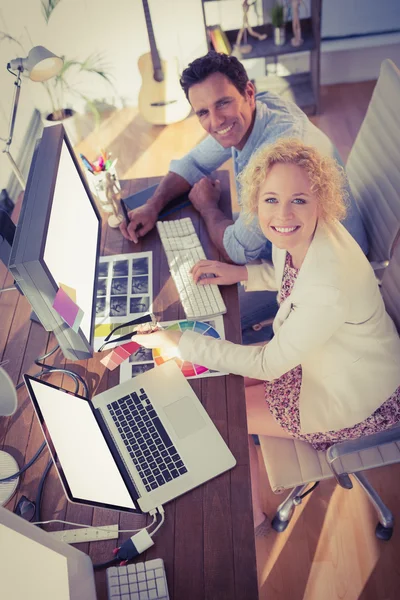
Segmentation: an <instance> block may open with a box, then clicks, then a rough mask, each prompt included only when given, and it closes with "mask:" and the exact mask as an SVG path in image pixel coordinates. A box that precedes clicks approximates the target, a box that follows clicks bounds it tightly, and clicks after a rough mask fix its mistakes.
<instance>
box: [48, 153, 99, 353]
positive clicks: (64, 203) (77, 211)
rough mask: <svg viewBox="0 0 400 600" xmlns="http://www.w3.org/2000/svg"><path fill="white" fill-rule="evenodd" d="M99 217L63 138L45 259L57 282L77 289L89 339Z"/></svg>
mask: <svg viewBox="0 0 400 600" xmlns="http://www.w3.org/2000/svg"><path fill="white" fill-rule="evenodd" d="M98 226H99V224H98V219H97V216H96V213H95V212H94V210H93V207H92V204H91V202H90V200H89V197H88V195H87V193H86V190H85V188H84V186H83V183H82V181H81V178H80V176H79V173H78V171H77V170H76V167H75V164H74V161H73V160H72V157H71V155H70V153H69V150H68V147H67V145H66V143H65V142H64V141H63V143H62V148H61V156H60V163H59V168H58V173H57V179H56V185H55V190H54V198H53V205H52V208H51V214H50V221H49V227H48V231H47V237H46V245H45V249H44V261H45V263H46V265H47V267H48V269H49V271H50V273H51V274H52V276H53V277H54V279H55V282H56V283H57V285H58V284H60V283H64V284H65V285H68V286H70V287H72V288H74V289H75V290H76V303H77V305H78V306H79V308H81V309H82V310H83V313H84V316H83V319H82V323H81V329H82V331H83V333H84V335H85V337H86V339H87V340H88V341H89V342H90V325H91V322H92V310H93V293H94V276H95V268H96V251H97V235H98Z"/></svg>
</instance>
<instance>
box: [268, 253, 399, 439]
mask: <svg viewBox="0 0 400 600" xmlns="http://www.w3.org/2000/svg"><path fill="white" fill-rule="evenodd" d="M298 272H299V271H298V269H295V268H294V267H293V266H292V260H291V256H290V254H289V252H287V253H286V261H285V268H284V272H283V278H282V287H281V290H280V293H279V299H278V302H279V304H280V303H281V302H283V301H284V300H285V299H286V298H287V297H288V296H290V294H291V291H292V289H293V285H294V283H295V281H296V278H297V275H298ZM301 379H302V370H301V365H298V366H297V367H295V368H294V369H291V371H288V372H287V373H284V375H282V376H281V377H279V378H278V379H274V380H273V381H266V382H265V399H266V402H267V404H268V406H269V409H270V411H271V413H272V415H273V416H274V418H275V419H276V420H277V421H278V423H279V425H280V426H281V427H282V429H284V430H285V431H286V432H287V433H290V434H291V435H292V436H293V437H295V438H297V439H299V440H304V441H306V442H308V443H309V444H311V445H312V446H313V448H314V449H315V450H326V449H327V448H329V446H332V444H336V442H343V441H345V440H349V439H354V438H358V437H361V436H364V435H369V434H371V433H377V432H378V431H383V430H384V429H388V428H389V427H391V426H392V425H395V424H396V423H398V422H399V421H400V386H399V387H398V388H397V390H396V391H395V392H394V393H393V394H392V395H391V396H390V398H389V399H388V400H386V402H384V403H383V404H382V405H381V406H380V407H379V408H378V409H377V410H376V411H375V412H374V413H372V415H370V416H369V417H367V418H366V419H365V420H364V421H362V422H361V423H357V424H356V425H353V426H352V427H346V428H345V429H339V430H336V431H326V432H324V433H304V434H302V433H300V410H299V397H300V388H301Z"/></svg>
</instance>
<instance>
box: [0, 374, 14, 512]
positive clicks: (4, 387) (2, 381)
mask: <svg viewBox="0 0 400 600" xmlns="http://www.w3.org/2000/svg"><path fill="white" fill-rule="evenodd" d="M17 406H18V400H17V392H16V390H15V387H14V384H13V382H12V381H11V379H10V377H9V376H8V375H7V373H6V371H5V370H4V369H3V368H2V367H1V366H0V417H9V416H11V415H13V414H14V413H15V411H16V410H17ZM18 471H19V468H18V464H17V461H16V460H15V458H13V457H12V456H11V454H8V452H4V451H3V450H0V479H3V478H5V477H8V476H9V475H13V474H14V473H17V472H18ZM18 479H19V478H18V477H16V478H15V479H11V480H10V481H4V482H2V483H0V506H3V505H4V504H6V503H7V502H8V501H9V499H10V498H11V496H12V495H13V494H14V492H15V490H16V489H17V485H18Z"/></svg>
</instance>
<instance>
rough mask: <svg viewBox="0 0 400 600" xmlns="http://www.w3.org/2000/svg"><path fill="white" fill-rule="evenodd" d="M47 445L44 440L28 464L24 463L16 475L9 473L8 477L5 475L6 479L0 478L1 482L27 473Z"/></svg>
mask: <svg viewBox="0 0 400 600" xmlns="http://www.w3.org/2000/svg"><path fill="white" fill-rule="evenodd" d="M45 446H46V442H43V444H42V445H41V446H40V448H39V450H38V451H37V452H36V454H35V455H34V456H33V457H32V458H31V460H30V461H29V462H28V463H26V465H24V466H23V467H22V469H20V470H19V471H18V473H14V475H9V476H8V477H5V478H4V479H0V483H3V482H4V481H10V480H11V479H15V478H16V477H19V476H20V475H22V473H25V471H26V470H27V469H29V467H31V466H32V465H33V463H34V462H35V460H36V459H37V458H39V455H40V453H41V452H42V450H43V449H44V448H45Z"/></svg>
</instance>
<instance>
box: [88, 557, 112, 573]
mask: <svg viewBox="0 0 400 600" xmlns="http://www.w3.org/2000/svg"><path fill="white" fill-rule="evenodd" d="M117 560H118V558H117V557H115V558H111V559H110V560H107V561H106V562H103V563H97V564H95V565H93V569H94V570H95V571H98V570H99V569H104V568H105V567H111V565H114V564H115V563H116V561H117Z"/></svg>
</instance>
